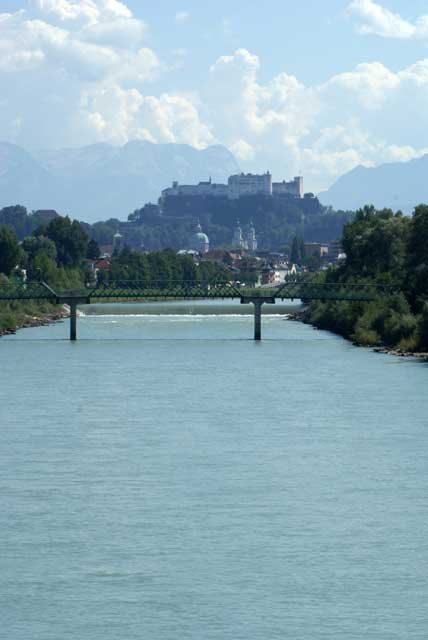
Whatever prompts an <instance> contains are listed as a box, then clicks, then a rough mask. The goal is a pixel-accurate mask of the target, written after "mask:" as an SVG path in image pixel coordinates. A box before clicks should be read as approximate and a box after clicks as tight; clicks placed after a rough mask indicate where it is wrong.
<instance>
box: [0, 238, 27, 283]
mask: <svg viewBox="0 0 428 640" xmlns="http://www.w3.org/2000/svg"><path fill="white" fill-rule="evenodd" d="M21 255H22V254H21V250H20V248H19V244H18V240H17V238H16V234H15V232H14V231H12V230H11V229H9V228H8V227H0V273H4V274H5V275H9V274H10V273H11V272H12V271H13V270H14V268H15V267H16V266H17V264H18V262H19V260H20V258H21Z"/></svg>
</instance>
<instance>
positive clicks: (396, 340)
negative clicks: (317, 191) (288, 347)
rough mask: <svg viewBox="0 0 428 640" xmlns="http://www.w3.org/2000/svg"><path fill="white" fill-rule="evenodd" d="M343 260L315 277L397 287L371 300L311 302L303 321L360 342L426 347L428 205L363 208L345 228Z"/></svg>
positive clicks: (399, 349) (409, 349) (406, 350)
mask: <svg viewBox="0 0 428 640" xmlns="http://www.w3.org/2000/svg"><path fill="white" fill-rule="evenodd" d="M343 250H344V252H345V253H346V261H345V262H344V264H343V265H341V266H340V267H338V268H333V269H330V270H329V271H327V272H325V273H323V274H317V275H316V276H314V277H315V279H316V280H317V281H318V282H335V283H343V284H351V283H355V284H357V283H372V284H380V283H387V284H393V285H397V292H396V293H393V294H391V295H390V296H388V297H384V296H382V297H379V299H378V300H377V301H374V302H369V303H367V302H343V301H341V302H333V301H332V302H319V301H316V302H312V303H311V304H310V305H309V306H308V308H307V310H306V312H305V313H304V315H303V320H304V321H305V322H309V323H310V324H313V325H314V326H316V327H318V328H320V329H328V330H330V331H334V332H335V333H338V334H340V335H342V336H344V337H345V338H348V339H350V340H352V341H353V342H355V343H356V344H359V345H368V346H373V347H376V348H379V349H381V348H384V349H387V350H395V351H397V352H401V353H426V352H428V206H426V205H420V206H418V207H416V209H415V212H414V214H413V216H412V217H408V216H404V215H402V214H401V213H393V212H392V211H391V210H390V209H383V210H375V209H374V207H368V206H367V207H364V209H361V210H359V211H358V212H357V214H356V217H355V219H354V220H353V221H352V222H348V224H347V225H346V226H345V228H344V234H343Z"/></svg>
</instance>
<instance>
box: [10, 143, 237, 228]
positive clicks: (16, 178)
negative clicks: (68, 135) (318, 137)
mask: <svg viewBox="0 0 428 640" xmlns="http://www.w3.org/2000/svg"><path fill="white" fill-rule="evenodd" d="M238 171H239V167H238V164H237V162H236V160H235V158H234V156H233V155H232V153H231V152H230V151H229V150H228V149H226V147H223V146H221V145H217V146H211V147H208V148H206V149H203V150H198V149H195V148H193V147H191V146H189V145H181V144H180V145H179V144H159V145H157V144H153V143H151V142H146V141H137V140H135V141H132V142H128V143H127V144H126V145H124V146H123V147H113V146H112V145H109V144H96V145H90V146H87V147H81V148H76V149H60V150H55V151H45V150H41V151H34V152H31V153H29V152H27V151H25V150H24V149H22V148H21V147H18V146H16V145H13V144H9V143H0V207H4V206H8V205H12V204H23V205H25V206H26V207H28V208H31V209H56V210H58V211H59V212H61V213H63V214H69V215H70V216H72V217H74V218H78V219H81V220H86V221H88V222H94V221H96V220H101V219H107V218H111V217H117V218H122V219H126V217H127V215H128V214H129V213H131V212H132V211H133V210H135V209H137V208H139V207H141V206H142V205H144V204H145V203H146V202H148V201H152V202H156V201H157V198H158V197H159V195H160V192H161V190H162V189H163V188H165V187H167V186H169V185H170V183H171V182H172V181H173V180H179V181H180V182H184V183H186V182H188V183H197V182H199V181H200V180H207V179H208V178H209V177H210V176H211V177H212V179H213V180H214V181H218V182H225V181H227V177H228V176H229V175H230V174H232V173H236V172H238Z"/></svg>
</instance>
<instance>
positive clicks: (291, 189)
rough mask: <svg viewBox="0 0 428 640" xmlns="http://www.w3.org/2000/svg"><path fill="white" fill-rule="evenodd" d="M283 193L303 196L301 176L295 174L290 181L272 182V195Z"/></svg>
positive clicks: (298, 196)
mask: <svg viewBox="0 0 428 640" xmlns="http://www.w3.org/2000/svg"><path fill="white" fill-rule="evenodd" d="M283 194H289V195H292V196H294V197H296V198H303V196H304V191H303V177H302V176H296V177H295V178H294V179H293V180H291V181H290V182H287V181H286V180H283V181H282V182H274V183H273V184H272V195H274V196H280V195H283Z"/></svg>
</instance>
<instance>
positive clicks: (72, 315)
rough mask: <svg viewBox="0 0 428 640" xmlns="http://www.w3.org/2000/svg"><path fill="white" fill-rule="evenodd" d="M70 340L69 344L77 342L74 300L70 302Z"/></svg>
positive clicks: (75, 305) (75, 303) (75, 304)
mask: <svg viewBox="0 0 428 640" xmlns="http://www.w3.org/2000/svg"><path fill="white" fill-rule="evenodd" d="M70 340H71V342H75V341H76V340H77V302H76V301H75V300H71V301H70Z"/></svg>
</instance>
